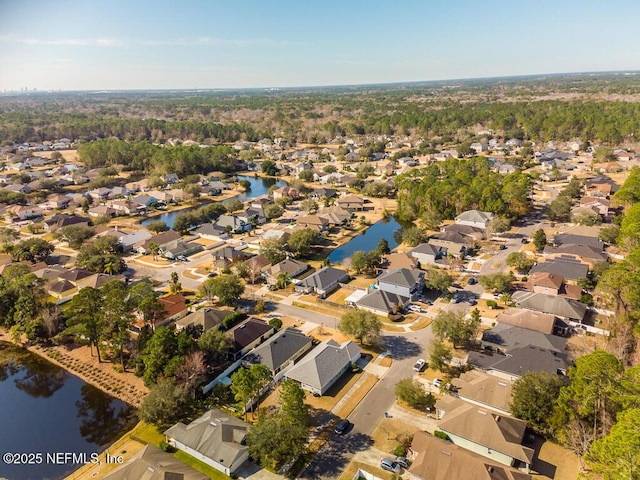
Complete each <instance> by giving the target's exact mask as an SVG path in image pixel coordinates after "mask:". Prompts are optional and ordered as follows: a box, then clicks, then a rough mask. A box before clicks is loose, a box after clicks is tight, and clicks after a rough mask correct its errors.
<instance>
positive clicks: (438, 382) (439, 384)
mask: <svg viewBox="0 0 640 480" xmlns="http://www.w3.org/2000/svg"><path fill="white" fill-rule="evenodd" d="M433 386H434V387H438V388H440V387H441V386H442V380H440V379H439V378H436V379H435V380H434V381H433Z"/></svg>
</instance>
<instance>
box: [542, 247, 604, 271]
mask: <svg viewBox="0 0 640 480" xmlns="http://www.w3.org/2000/svg"><path fill="white" fill-rule="evenodd" d="M542 255H543V256H544V257H545V259H547V258H548V259H565V260H566V259H569V260H570V259H574V260H575V261H578V262H581V263H585V264H587V265H589V267H593V265H594V264H596V263H598V262H606V261H607V259H608V256H607V255H606V254H605V253H603V252H602V250H599V249H597V248H594V247H591V246H589V245H577V244H565V245H560V246H559V247H552V246H546V247H544V250H543V252H542Z"/></svg>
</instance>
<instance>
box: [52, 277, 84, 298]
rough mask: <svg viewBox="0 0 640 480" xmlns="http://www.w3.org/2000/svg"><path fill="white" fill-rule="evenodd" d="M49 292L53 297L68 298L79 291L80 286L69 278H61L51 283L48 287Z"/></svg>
mask: <svg viewBox="0 0 640 480" xmlns="http://www.w3.org/2000/svg"><path fill="white" fill-rule="evenodd" d="M46 290H47V293H48V294H49V295H51V296H52V297H56V298H59V299H60V298H66V297H70V296H71V295H74V294H75V293H77V292H78V288H77V287H76V286H75V285H74V284H73V283H71V282H70V281H68V280H59V281H57V282H53V283H50V284H49V285H47V287H46Z"/></svg>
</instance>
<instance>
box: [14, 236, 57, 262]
mask: <svg viewBox="0 0 640 480" xmlns="http://www.w3.org/2000/svg"><path fill="white" fill-rule="evenodd" d="M53 250H54V247H53V245H52V244H50V243H49V242H47V241H46V240H43V239H41V238H37V237H35V238H29V239H28V240H24V241H22V242H20V243H18V244H16V245H14V246H13V248H12V249H11V257H12V258H13V259H14V260H15V261H17V262H23V261H28V262H32V263H36V262H43V261H45V260H46V259H47V258H48V257H49V255H51V254H52V253H53Z"/></svg>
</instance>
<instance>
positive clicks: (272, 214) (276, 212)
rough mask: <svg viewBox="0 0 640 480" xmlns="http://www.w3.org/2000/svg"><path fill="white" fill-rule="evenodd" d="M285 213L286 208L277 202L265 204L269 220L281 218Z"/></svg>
mask: <svg viewBox="0 0 640 480" xmlns="http://www.w3.org/2000/svg"><path fill="white" fill-rule="evenodd" d="M283 213H284V208H282V207H281V206H280V205H278V204H277V203H274V204H271V205H265V206H264V216H265V217H266V218H267V220H273V219H274V218H280V217H281V216H282V214H283Z"/></svg>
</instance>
